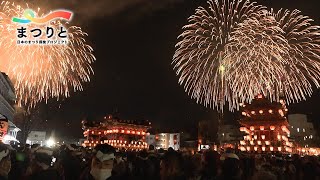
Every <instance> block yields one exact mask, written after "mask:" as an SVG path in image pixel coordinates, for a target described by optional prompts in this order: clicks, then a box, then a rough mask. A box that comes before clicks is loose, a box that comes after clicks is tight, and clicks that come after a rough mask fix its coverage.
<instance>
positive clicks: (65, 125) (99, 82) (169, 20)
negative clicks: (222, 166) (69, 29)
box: [46, 0, 320, 137]
mask: <svg viewBox="0 0 320 180" xmlns="http://www.w3.org/2000/svg"><path fill="white" fill-rule="evenodd" d="M108 1H109V0H107V1H106V2H108ZM110 1H111V0H110ZM97 2H100V3H101V1H97ZM124 2H126V1H124ZM141 2H143V1H142V0H141ZM151 2H153V1H151ZM258 2H259V4H263V5H266V6H268V7H273V8H274V9H276V10H277V9H279V8H281V7H282V8H289V9H295V8H297V9H299V10H301V11H302V12H303V13H304V14H305V15H308V16H310V17H311V18H313V19H315V20H316V23H317V24H319V4H320V3H319V0H308V1H307V2H306V1H302V0H300V1H292V0H261V1H258ZM92 4H94V1H92ZM109 4H110V3H109ZM199 5H205V6H206V1H200V0H188V1H187V0H185V1H182V0H178V1H177V2H175V3H173V0H171V1H170V3H165V4H160V3H158V4H157V3H154V4H152V3H151V4H148V6H146V5H145V4H144V3H137V4H133V5H132V4H129V5H126V6H123V8H119V9H120V10H118V9H117V11H110V12H111V13H105V14H101V13H100V14H99V16H96V17H95V16H94V14H93V15H92V14H91V15H90V18H87V17H86V16H87V14H84V13H81V12H79V13H78V14H77V13H76V14H75V16H74V20H75V21H76V22H77V16H78V17H79V19H81V21H78V22H77V23H79V24H80V25H81V26H82V28H83V30H85V31H87V32H88V33H89V37H88V42H89V44H90V45H92V47H93V48H94V50H95V52H94V54H95V56H96V58H97V61H96V63H95V64H94V67H93V68H94V71H95V75H94V76H92V79H91V82H90V83H88V84H85V86H84V88H85V89H84V91H83V92H76V93H73V94H72V96H71V97H70V98H67V99H65V100H63V101H59V102H55V101H52V102H49V103H48V105H46V119H48V126H49V127H51V128H52V129H55V130H56V134H58V135H60V136H74V137H81V133H82V131H81V126H80V122H81V120H83V119H84V118H87V119H89V120H98V119H101V118H102V117H103V116H104V115H106V114H108V113H113V112H119V114H120V118H123V119H137V120H139V119H147V120H150V121H151V122H152V123H153V126H154V127H156V128H160V129H163V130H164V131H167V130H169V129H171V130H174V129H176V130H178V129H179V130H183V131H188V132H190V133H192V134H195V132H196V126H197V122H198V121H199V120H216V119H217V113H216V112H214V111H213V110H211V109H208V108H205V107H203V106H202V105H198V104H196V102H195V101H194V100H192V99H190V98H189V96H188V95H187V94H186V93H185V92H184V89H183V87H182V86H179V85H178V78H177V77H176V75H175V72H174V71H173V70H172V68H173V66H172V65H171V61H172V56H173V54H174V51H175V47H174V46H175V43H177V39H176V38H177V36H178V35H179V34H180V33H181V32H182V30H181V27H182V26H183V25H184V24H186V23H187V18H188V17H189V16H190V15H192V14H193V13H194V10H195V8H196V7H198V6H199ZM157 6H159V7H157ZM101 8H104V7H103V6H101ZM69 9H70V10H73V9H72V8H69ZM110 9H112V6H110V7H109V10H110ZM75 11H76V10H75ZM106 11H108V10H106ZM76 12H77V11H76ZM92 13H94V12H92ZM86 18H87V19H86ZM83 19H85V20H83ZM319 95H320V93H319V91H317V92H316V93H315V94H314V97H312V98H311V99H309V100H308V101H307V102H303V103H300V104H297V105H293V106H290V110H291V112H302V113H308V114H311V113H312V114H313V116H312V119H313V120H315V121H317V117H320V116H319V115H318V114H319V113H317V112H318V111H319V108H318V107H320V102H319V100H320V96H319ZM226 114H227V115H226V118H225V121H227V122H235V120H234V118H233V117H234V116H232V114H230V113H226ZM51 128H50V129H51Z"/></svg>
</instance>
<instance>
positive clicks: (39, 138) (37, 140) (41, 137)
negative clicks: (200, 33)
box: [27, 131, 47, 146]
mask: <svg viewBox="0 0 320 180" xmlns="http://www.w3.org/2000/svg"><path fill="white" fill-rule="evenodd" d="M46 134H47V133H46V132H45V131H31V132H30V133H29V135H28V138H27V144H30V145H32V144H40V145H41V146H43V145H45V142H46Z"/></svg>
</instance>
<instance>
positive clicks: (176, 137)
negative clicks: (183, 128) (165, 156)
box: [155, 133, 180, 150]
mask: <svg viewBox="0 0 320 180" xmlns="http://www.w3.org/2000/svg"><path fill="white" fill-rule="evenodd" d="M155 136H156V137H155V140H156V149H160V148H162V149H168V148H170V147H171V148H173V149H174V150H179V149H180V133H159V134H156V135H155Z"/></svg>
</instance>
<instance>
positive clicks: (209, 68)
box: [173, 0, 320, 110]
mask: <svg viewBox="0 0 320 180" xmlns="http://www.w3.org/2000/svg"><path fill="white" fill-rule="evenodd" d="M208 3H209V9H208V10H206V9H205V8H203V7H200V8H198V9H197V10H196V13H195V15H193V16H191V17H190V18H189V24H188V25H186V26H184V32H183V33H182V34H181V35H180V36H179V39H180V42H178V43H177V45H176V46H177V50H176V53H175V55H174V57H173V64H174V65H175V66H174V69H175V70H176V72H177V75H179V76H180V79H179V83H180V84H184V87H185V90H186V91H187V92H188V93H189V94H191V97H192V98H195V99H196V100H197V102H200V103H202V104H204V105H206V106H207V105H209V106H210V107H214V108H218V109H221V108H223V106H224V104H225V103H226V102H228V103H229V109H230V110H234V109H238V108H239V103H240V102H249V103H250V102H251V100H252V99H254V97H255V96H256V95H257V94H259V93H262V94H263V95H265V96H267V97H269V99H271V100H276V101H278V100H279V98H280V96H282V95H284V96H285V97H286V99H287V100H288V102H298V101H300V100H302V99H305V98H306V97H307V96H311V94H312V84H315V85H316V86H317V87H319V80H320V68H319V67H320V63H319V58H320V56H319V51H320V48H319V42H320V41H319V37H320V36H319V30H320V28H319V27H318V26H312V25H311V22H312V19H309V18H308V17H306V16H303V15H301V14H300V11H298V10H295V11H292V12H291V11H288V10H280V11H278V12H274V11H273V10H271V11H267V10H266V8H265V7H263V6H259V5H256V4H255V3H250V2H249V1H241V0H221V1H218V0H217V1H214V2H213V1H208Z"/></svg>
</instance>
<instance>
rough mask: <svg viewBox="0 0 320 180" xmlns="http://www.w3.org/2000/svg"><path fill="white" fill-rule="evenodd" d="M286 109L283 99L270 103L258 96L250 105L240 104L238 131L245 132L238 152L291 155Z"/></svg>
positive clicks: (291, 146) (291, 144)
mask: <svg viewBox="0 0 320 180" xmlns="http://www.w3.org/2000/svg"><path fill="white" fill-rule="evenodd" d="M287 111H288V109H287V108H286V105H285V102H284V100H283V99H281V100H280V102H271V101H270V100H268V99H266V98H264V97H263V96H262V95H258V96H257V97H256V98H255V99H254V100H253V101H252V102H251V104H241V111H240V112H241V113H242V119H240V120H239V123H240V125H241V126H242V127H240V131H242V132H245V133H246V135H245V136H244V140H242V141H240V147H239V148H240V150H241V151H247V152H251V153H267V152H269V153H270V152H280V153H291V152H292V150H293V149H292V148H293V143H292V142H289V136H290V131H289V129H288V126H289V123H288V121H287V118H286V117H285V114H286V112H287Z"/></svg>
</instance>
